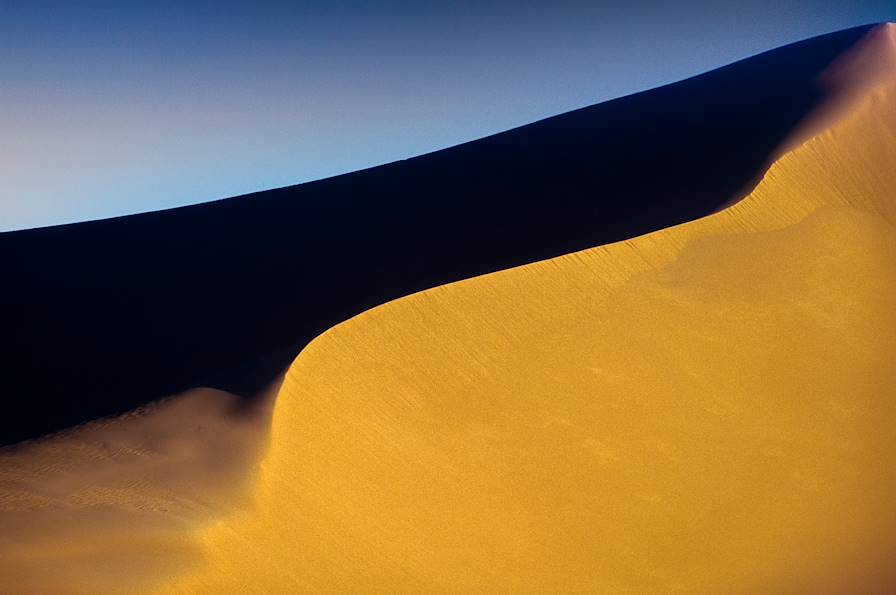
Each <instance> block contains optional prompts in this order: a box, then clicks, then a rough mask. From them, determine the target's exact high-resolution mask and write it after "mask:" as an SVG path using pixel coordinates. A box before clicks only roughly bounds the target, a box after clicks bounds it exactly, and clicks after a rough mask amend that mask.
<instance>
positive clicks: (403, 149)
mask: <svg viewBox="0 0 896 595" xmlns="http://www.w3.org/2000/svg"><path fill="white" fill-rule="evenodd" d="M132 4H133V3H119V2H80V3H75V2H65V3H61V2H41V1H30V2H14V1H8V0H7V1H3V0H0V178H2V180H3V184H2V186H0V231H5V230H12V229H24V228H29V227H38V226H44V225H52V224H58V223H67V222H74V221H83V220H88V219H96V218H103V217H110V216H116V215H123V214H129V213H136V212H143V211H151V210H157V209H162V208H168V207H172V206H178V205H184V204H191V203H197V202H204V201H208V200H213V199H217V198H223V197H227V196H233V195H238V194H244V193H248V192H253V191H257V190H263V189H267V188H274V187H280V186H285V185H289V184H295V183H299V182H304V181H309V180H313V179H319V178H323V177H327V176H331V175H335V174H339V173H344V172H348V171H353V170H357V169H361V168H364V167H369V166H372V165H377V164H381V163H386V162H389V161H394V160H396V159H402V158H406V157H411V156H414V155H418V154H421V153H425V152H429V151H433V150H436V149H440V148H443V147H446V146H451V145H454V144H457V143H460V142H464V141H468V140H473V139H475V138H479V137H482V136H486V135H489V134H493V133H495V132H499V131H501V130H506V129H508V128H512V127H514V126H519V125H522V124H526V123H528V122H531V121H534V120H537V119H540V118H544V117H547V116H551V115H554V114H558V113H562V112H565V111H568V110H570V109H575V108H578V107H583V106H586V105H590V104H593V103H597V102H600V101H604V100H607V99H612V98H614V97H619V96H622V95H626V94H629V93H633V92H637V91H641V90H644V89H648V88H651V87H655V86H658V85H661V84H665V83H669V82H673V81H675V80H680V79H682V78H685V77H688V76H691V75H694V74H698V73H700V72H704V71H706V70H710V69H712V68H715V67H718V66H722V65H724V64H727V63H730V62H732V61H734V60H737V59H740V58H744V57H747V56H750V55H753V54H756V53H758V52H761V51H764V50H767V49H771V48H774V47H777V46H780V45H783V44H786V43H789V42H792V41H797V40H800V39H805V38H807V37H811V36H814V35H819V34H822V33H827V32H830V31H835V30H838V29H844V28H848V27H852V26H856V25H861V24H867V23H872V22H879V21H887V20H896V7H894V6H893V2H892V0H888V1H868V2H842V1H819V0H796V1H791V2H785V1H783V0H777V1H770V0H762V1H756V2H739V3H733V2H732V3H730V4H731V5H730V6H724V5H723V4H724V3H719V2H709V1H706V0H704V1H702V2H693V1H687V0H685V1H683V2H678V3H667V2H662V3H661V2H645V1H643V0H631V1H629V2H625V3H607V2H587V3H586V2H565V1H563V0H556V1H553V2H541V3H539V2H509V1H501V2H487V1H481V2H475V1H464V2H453V3H443V2H442V3H440V2H432V3H420V5H417V6H414V5H412V4H411V3H402V2H396V1H391V2H389V1H386V2H376V3H374V2H361V1H354V2H338V1H330V2H294V3H286V2H263V1H259V2H252V3H248V2H246V3H236V2H217V3H212V2H180V3H178V2H162V3H157V4H154V5H153V6H152V7H149V6H146V7H143V8H134V7H133V6H132ZM421 199H425V197H421Z"/></svg>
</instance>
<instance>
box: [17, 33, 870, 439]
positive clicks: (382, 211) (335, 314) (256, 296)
mask: <svg viewBox="0 0 896 595" xmlns="http://www.w3.org/2000/svg"><path fill="white" fill-rule="evenodd" d="M866 32H867V28H864V27H863V28H857V29H851V30H848V31H843V32H839V33H834V34H831V35H825V36H822V37H819V38H815V39H811V40H808V41H805V42H801V43H797V44H794V45H791V46H787V47H784V48H779V49H777V50H773V51H771V52H768V53H765V54H761V55H759V56H755V57H753V58H749V59H747V60H744V61H741V62H738V63H736V64H732V65H730V66H727V67H725V68H721V69H718V70H714V71H712V72H709V73H706V74H704V75H701V76H698V77H694V78H691V79H688V80H686V81H682V82H680V83H676V84H672V85H668V86H665V87H662V88H659V89H654V90H651V91H647V92H644V93H638V94H636V95H632V96H629V97H625V98H621V99H618V100H614V101H609V102H606V103H601V104H598V105H595V106H592V107H589V108H586V109H582V110H578V111H575V112H571V113H568V114H563V115H560V116H557V117H554V118H549V119H547V120H544V121H541V122H536V123H534V124H530V125H528V126H523V127H521V128H518V129H514V130H511V131H508V132H505V133H502V134H498V135H495V136H492V137H489V138H486V139H481V140H478V141H475V142H472V143H467V144H465V145H461V146H458V147H453V148H450V149H446V150H443V151H438V152H436V153H432V154H429V155H424V156H421V157H417V158H414V159H408V160H405V161H400V162H397V163H393V164H389V165H385V166H382V167H377V168H373V169H370V170H365V171H362V172H355V173H352V174H348V175H344V176H339V177H336V178H332V179H328V180H322V181H319V182H314V183H310V184H303V185H300V186H295V187H291V188H283V189H279V190H273V191H268V192H261V193H257V194H254V195H249V196H245V197H237V198H232V199H227V200H223V201H218V202H214V203H209V204H204V205H196V206H192V207H186V208H181V209H174V210H170V211H163V212H157V213H147V214H144V215H138V216H133V217H124V218H119V219H112V220H106V221H94V222H88V223H83V224H76V225H65V226H60V227H53V228H45V229H36V230H28V231H20V232H13V233H4V234H0V261H2V265H3V266H2V270H3V287H4V291H2V292H0V326H2V328H3V330H4V334H3V337H2V340H0V361H3V362H4V366H5V367H4V374H2V375H0V393H2V394H3V395H6V400H5V402H4V415H3V416H0V444H10V443H14V442H17V441H19V440H23V439H28V438H35V437H37V436H40V435H43V434H46V433H48V432H51V431H56V430H60V429H64V428H66V427H71V426H73V425H75V424H78V423H82V422H85V421H89V420H92V419H97V418H99V417H103V416H106V415H112V414H116V413H121V412H124V411H127V410H129V409H133V408H135V407H138V406H141V405H144V404H146V403H148V402H150V401H153V400H157V399H159V398H162V397H165V396H167V395H171V394H175V393H179V392H183V391H185V390H189V389H192V388H197V387H203V386H205V387H212V388H217V389H220V390H223V391H226V392H229V393H232V394H236V395H239V396H241V397H247V398H248V397H249V396H251V395H252V394H254V393H255V392H256V391H258V390H259V389H260V388H261V387H263V386H266V385H267V384H269V383H270V382H271V381H272V380H273V379H274V378H275V377H277V376H278V375H280V374H282V373H283V371H284V370H285V369H286V368H287V366H288V365H289V364H290V362H291V361H292V360H293V359H294V358H295V356H296V355H297V354H298V353H299V351H300V350H301V349H302V348H303V347H304V346H305V345H306V344H307V343H308V342H309V341H310V340H312V339H313V338H314V337H316V336H317V335H319V334H320V333H322V332H324V331H325V330H326V329H328V328H329V327H331V326H333V325H334V324H337V323H339V322H342V321H344V320H346V319H348V318H351V317H352V316H354V315H356V314H360V313H361V312H363V311H365V310H367V309H369V308H372V307H375V306H378V305H380V304H382V303H385V302H387V301H389V300H392V299H396V298H400V297H402V296H405V295H409V294H412V293H415V292H417V291H420V290H423V289H427V288H430V287H435V286H438V285H441V284H444V283H448V282H452V281H457V280H460V279H464V278H469V277H472V276H475V275H481V274H484V273H490V272H493V271H497V270H501V269H505V268H508V267H513V266H517V265H522V264H526V263H530V262H534V261H537V260H542V259H546V258H551V257H555V256H559V255H561V254H566V253H570V252H573V251H577V250H582V249H585V248H591V247H593V246H596V245H600V244H604V243H607V242H612V241H617V240H623V239H627V238H630V237H633V236H635V235H638V234H643V233H646V232H650V231H653V230H656V229H660V228H664V227H667V226H670V225H674V224H678V223H682V222H685V221H689V220H692V219H695V218H697V217H700V216H703V215H706V214H708V213H711V212H714V211H716V210H718V209H719V207H720V206H721V205H725V204H728V203H729V202H730V201H731V200H734V199H737V198H739V197H740V196H742V195H743V193H744V191H745V190H746V189H749V188H750V187H751V185H752V184H754V183H755V182H756V180H757V179H758V178H759V177H760V176H761V174H762V172H763V171H765V168H766V167H767V166H768V164H769V163H770V161H771V160H772V159H773V158H774V157H775V156H776V155H777V154H778V151H779V147H780V146H782V143H785V142H786V139H788V138H791V137H792V136H793V135H794V134H798V132H799V131H798V128H799V127H800V124H801V123H802V122H804V121H805V120H806V119H807V118H810V117H811V116H812V114H814V113H815V112H816V111H817V110H820V109H824V107H825V106H826V105H828V104H829V103H830V101H831V100H832V99H836V98H837V97H839V95H840V90H839V89H838V86H837V85H836V84H834V85H831V84H822V81H821V77H822V76H823V74H824V73H825V72H826V69H827V68H828V66H830V65H831V63H832V62H833V61H835V60H837V59H838V58H839V57H841V56H842V55H843V54H844V52H847V51H848V50H849V49H850V48H852V47H853V46H855V44H856V43H857V42H858V41H859V40H861V39H862V38H863V36H864V34H865V33H866ZM135 379H139V381H137V380H135Z"/></svg>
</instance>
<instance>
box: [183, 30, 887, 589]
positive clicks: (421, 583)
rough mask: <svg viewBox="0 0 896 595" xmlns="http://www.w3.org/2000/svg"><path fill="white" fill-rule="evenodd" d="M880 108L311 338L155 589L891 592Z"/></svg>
mask: <svg viewBox="0 0 896 595" xmlns="http://www.w3.org/2000/svg"><path fill="white" fill-rule="evenodd" d="M883 30H884V37H885V42H886V43H887V44H890V45H889V46H887V47H888V51H889V50H890V49H892V47H893V46H892V41H893V28H892V26H891V27H885V28H883ZM884 80H886V81H890V82H891V83H892V81H894V78H893V77H889V78H885V79H884ZM893 87H894V85H893V84H885V85H884V84H882V85H878V86H876V87H875V88H873V89H871V90H870V91H869V92H868V93H866V94H865V95H863V96H862V97H861V98H858V99H856V100H855V102H854V104H853V105H852V108H851V110H850V111H849V113H848V114H843V115H841V117H840V118H839V120H838V121H837V122H836V123H835V124H834V125H833V126H831V127H830V128H828V129H827V130H826V131H824V132H823V133H821V134H819V135H817V136H815V137H814V138H812V139H811V140H809V141H808V142H806V143H804V144H803V145H802V146H800V147H798V148H797V149H795V150H794V151H792V152H791V153H788V154H787V155H785V156H783V157H782V158H781V159H780V160H778V161H777V162H776V163H775V164H774V165H773V166H772V168H771V169H770V171H769V172H768V174H767V175H766V176H765V178H764V180H763V181H762V182H761V184H760V185H759V186H758V187H757V188H756V189H755V191H754V192H753V193H752V194H751V195H750V196H749V197H748V198H746V199H745V200H744V201H742V202H740V203H739V204H737V205H734V206H732V207H730V208H728V209H726V210H725V211H723V212H720V213H717V214H715V215H713V216H710V217H708V218H705V219H702V220H698V221H694V222H690V223H686V224H684V225H681V226H677V227H674V228H670V229H667V230H663V231H659V232H656V233H652V234H649V235H646V236H642V237H638V238H635V239H632V240H630V241H625V242H620V243H617V244H612V245H608V246H603V247H599V248H595V249H592V250H586V251H583V252H579V253H576V254H571V255H568V256H564V257H561V258H556V259H552V260H549V261H545V262H540V263H536V264H532V265H528V266H524V267H520V268H516V269H512V270H508V271H503V272H499V273H495V274H491V275H486V276H483V277H478V278H475V279H470V280H467V281H463V282H460V283H455V284H451V285H447V286H442V287H439V288H436V289H433V290H430V291H426V292H423V293H420V294H417V295H414V296H411V297H408V298H405V299H400V300H397V301H395V302H391V303H389V304H386V305H384V306H382V307H379V308H376V309H374V310H371V311H369V312H366V313H364V314H363V315H361V316H358V317H356V318H354V319H352V320H349V321H348V322H346V323H343V324H341V325H338V326H337V327H334V328H333V329H331V330H330V331H328V332H327V333H325V334H324V335H322V336H321V337H319V338H318V339H316V340H315V341H314V342H312V343H311V344H310V345H309V346H308V347H307V348H306V349H305V350H304V351H303V352H302V354H301V355H300V356H299V358H298V359H297V360H296V361H295V363H294V364H293V366H292V368H291V369H290V371H289V373H288V375H287V377H286V380H285V383H284V386H283V388H282V390H281V393H280V395H279V397H278V402H277V405H276V409H275V413H274V420H273V430H272V436H271V446H270V450H269V452H268V454H267V456H266V457H265V458H264V460H263V463H262V467H261V472H260V476H259V480H258V483H257V485H256V488H255V505H254V507H253V509H252V510H251V511H248V512H246V513H245V514H243V515H241V516H237V517H235V518H232V519H229V520H226V521H221V522H220V523H218V524H217V525H215V526H213V527H211V528H210V529H209V530H208V531H206V532H205V534H204V535H203V536H202V540H203V543H204V547H205V548H206V554H205V556H206V557H205V563H204V564H202V565H200V566H198V567H196V568H195V569H194V570H193V571H191V572H189V573H186V574H184V575H181V576H177V577H174V578H172V579H171V580H170V582H169V585H168V588H170V589H171V590H172V591H175V592H187V593H193V592H196V593H255V592H269V593H290V592H299V591H334V590H338V591H354V592H412V591H417V592H441V591H450V592H508V591H549V592H557V591H589V592H605V593H639V594H642V593H673V592H697V593H759V592H762V593H780V592H788V593H790V592H794V593H824V592H862V593H871V592H875V591H880V592H888V591H890V590H891V589H893V588H894V587H896V581H894V579H896V577H894V576H893V575H892V574H888V572H889V566H890V565H891V562H892V559H891V558H892V553H893V552H894V551H896V507H894V506H893V502H896V432H894V429H893V428H894V427H896V366H894V365H893V364H894V355H896V333H894V329H896V229H894V224H896V91H894V88H893ZM708 167H711V164H708Z"/></svg>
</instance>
